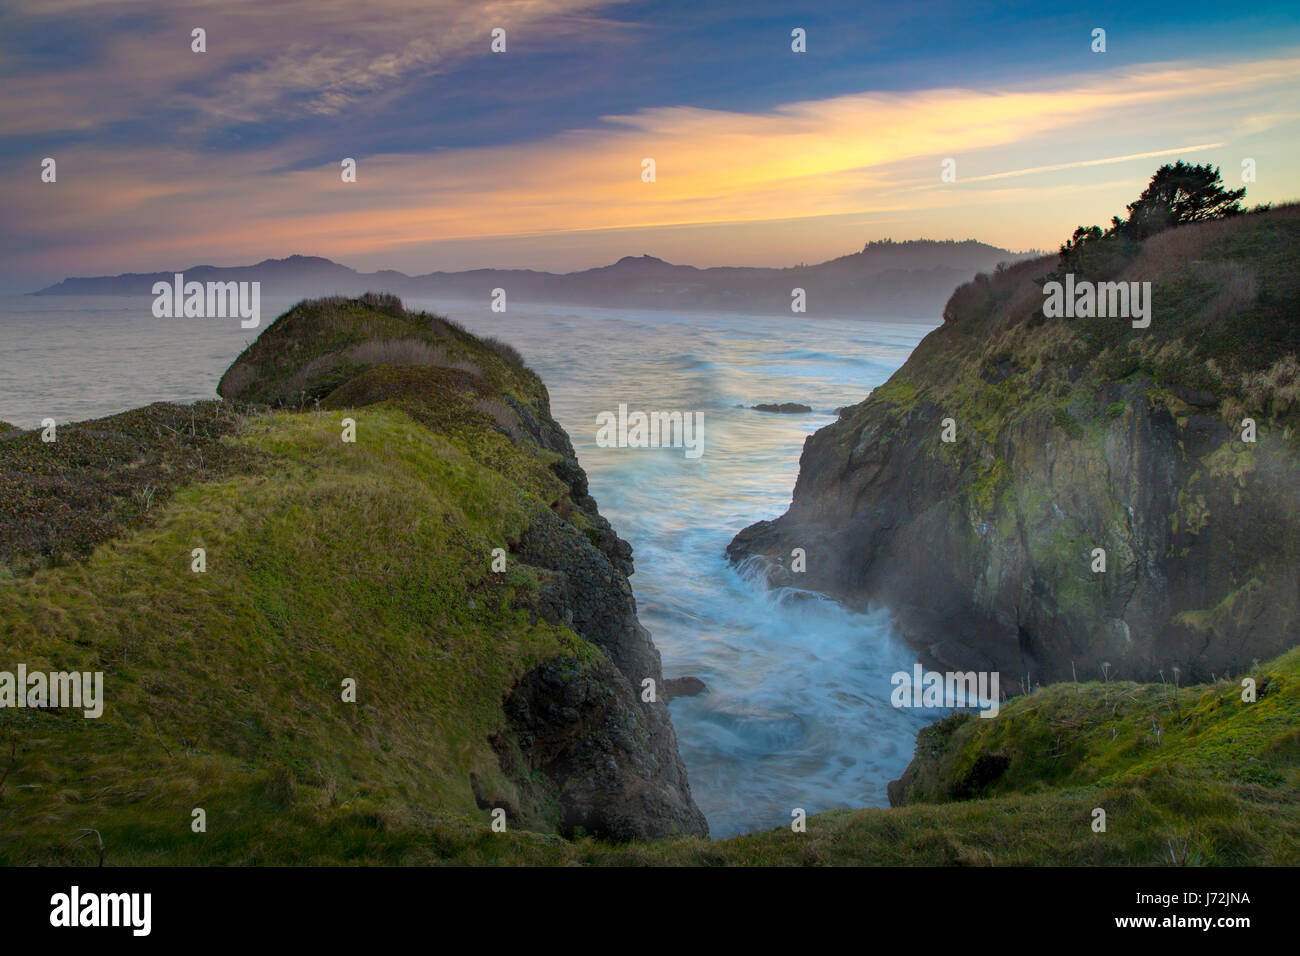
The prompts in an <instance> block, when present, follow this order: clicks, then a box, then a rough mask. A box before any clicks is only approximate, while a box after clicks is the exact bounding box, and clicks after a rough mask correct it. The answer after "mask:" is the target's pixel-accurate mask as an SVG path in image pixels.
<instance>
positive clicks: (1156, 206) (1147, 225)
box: [1110, 160, 1246, 241]
mask: <svg viewBox="0 0 1300 956" xmlns="http://www.w3.org/2000/svg"><path fill="white" fill-rule="evenodd" d="M1244 195H1246V187H1244V186H1243V187H1242V188H1241V189H1224V188H1223V180H1222V178H1220V176H1219V168H1218V167H1217V166H1211V165H1210V164H1209V163H1205V164H1204V165H1201V166H1192V165H1189V164H1187V163H1184V162H1183V161H1182V160H1179V161H1178V162H1176V163H1174V164H1173V165H1172V166H1171V165H1168V164H1166V165H1164V166H1161V167H1160V168H1159V169H1157V170H1156V173H1155V175H1154V176H1152V177H1151V182H1149V183H1148V184H1147V188H1146V189H1144V190H1143V191H1142V195H1141V196H1139V197H1138V198H1137V201H1136V202H1132V203H1130V204H1129V207H1128V220H1127V221H1124V220H1120V219H1118V218H1117V219H1115V220H1114V225H1113V226H1112V227H1111V230H1110V231H1111V232H1122V233H1124V234H1125V235H1126V236H1128V237H1129V238H1130V239H1136V240H1138V241H1141V240H1142V239H1145V238H1147V236H1153V235H1155V234H1156V233H1157V232H1161V231H1162V230H1165V229H1169V228H1171V227H1172V226H1181V225H1183V224H1184V223H1189V222H1203V221H1205V220H1207V219H1223V218H1225V217H1227V216H1236V215H1239V214H1240V213H1242V212H1244V210H1243V209H1242V208H1241V204H1240V202H1239V201H1238V200H1240V199H1241V197H1242V196H1244Z"/></svg>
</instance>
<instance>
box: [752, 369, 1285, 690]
mask: <svg viewBox="0 0 1300 956" xmlns="http://www.w3.org/2000/svg"><path fill="white" fill-rule="evenodd" d="M1103 391H1104V392H1105V394H1103V395H1100V396H1099V398H1100V399H1107V400H1112V399H1110V396H1111V395H1118V396H1119V397H1120V398H1121V399H1122V400H1124V401H1125V402H1126V407H1127V408H1128V409H1129V411H1128V412H1126V413H1125V415H1124V416H1123V418H1122V419H1119V420H1117V421H1114V422H1112V423H1111V424H1110V426H1109V427H1108V428H1107V429H1106V430H1105V431H1104V433H1103V434H1102V435H1101V437H1100V440H1098V441H1095V442H1086V441H1082V440H1079V441H1076V440H1073V439H1071V438H1070V437H1069V436H1068V435H1067V434H1065V433H1064V432H1063V430H1062V429H1061V427H1060V426H1059V425H1058V424H1057V422H1056V421H1055V420H1054V419H1053V417H1052V416H1051V415H1049V414H1047V413H1044V414H1042V415H1039V416H1035V415H1030V416H1027V417H1025V418H1024V419H1022V420H1020V421H1019V422H1017V423H1016V424H1015V425H1014V426H1011V427H1008V428H1005V429H1003V430H1002V431H1000V432H999V433H998V434H997V435H996V437H995V438H994V439H993V442H992V443H991V444H992V446H993V447H992V448H991V449H987V450H983V449H968V450H967V452H966V454H964V455H961V454H959V455H958V456H955V457H954V458H953V459H952V460H944V459H942V458H936V457H935V454H934V448H935V444H936V442H937V440H938V439H937V435H938V433H939V429H940V427H941V426H940V422H941V420H942V419H943V418H944V417H947V416H946V413H945V412H944V410H943V409H942V408H940V407H939V406H937V405H933V404H929V403H925V402H921V403H918V404H917V405H915V406H914V407H913V408H911V409H908V410H907V411H905V412H903V413H902V414H901V415H900V414H899V413H898V410H897V409H896V408H892V407H889V406H886V405H885V404H884V403H877V404H872V403H870V402H869V403H867V404H866V406H865V407H863V408H860V410H859V411H858V412H856V413H854V414H853V415H851V416H849V417H846V418H844V419H841V420H840V421H839V422H836V423H835V424H833V425H830V426H828V427H826V428H824V429H822V430H821V431H819V432H817V433H816V434H815V435H812V436H811V437H809V439H808V440H807V442H806V444H805V446H804V451H803V455H802V457H801V459H800V474H799V480H798V484H797V485H796V487H795V493H794V501H793V503H792V505H791V507H790V510H789V511H788V512H787V513H786V514H785V515H783V516H781V517H780V518H778V519H776V520H775V521H763V522H759V523H757V524H755V525H752V526H750V527H748V528H746V529H745V530H744V531H742V532H741V533H740V534H739V535H737V536H736V538H735V540H733V541H732V543H731V544H730V546H729V547H728V553H729V555H730V556H731V557H732V559H733V560H737V561H739V560H742V559H745V558H747V557H752V556H758V557H761V558H762V559H764V561H765V563H766V564H767V567H768V577H769V580H770V581H771V583H773V584H774V585H780V584H797V585H798V586H801V587H805V588H811V589H815V590H820V591H823V592H825V593H827V594H830V595H832V596H835V597H837V598H840V599H842V600H844V601H846V602H847V603H849V604H850V605H853V606H857V607H866V606H867V605H868V604H869V603H871V602H873V601H874V602H880V603H883V604H885V605H886V606H888V607H890V608H891V609H892V610H893V611H894V612H895V616H896V620H897V623H898V625H899V627H900V629H901V632H902V634H903V636H904V637H905V639H907V640H908V642H909V643H910V644H911V645H912V646H913V647H915V648H916V650H917V651H918V652H919V653H920V655H921V658H922V661H923V662H924V663H925V664H926V666H928V667H932V668H935V669H939V670H953V669H961V670H967V669H977V670H997V671H1000V672H1002V673H1003V674H1004V675H1005V678H1006V679H1004V681H1003V686H1004V688H1006V689H1008V690H1012V689H1016V688H1017V686H1018V683H1019V682H1023V681H1024V680H1026V679H1027V680H1030V681H1033V682H1035V683H1037V682H1045V681H1052V680H1063V679H1070V678H1071V677H1072V675H1074V674H1076V673H1077V674H1078V675H1079V677H1080V678H1086V679H1095V678H1097V677H1099V676H1100V673H1101V666H1102V664H1103V662H1105V663H1109V664H1110V665H1111V668H1112V669H1111V673H1112V674H1113V675H1121V676H1122V677H1124V678H1126V679H1134V680H1155V679H1158V678H1159V675H1160V672H1161V671H1164V673H1165V674H1166V676H1168V675H1171V674H1172V673H1173V668H1175V667H1178V668H1180V670H1181V672H1182V674H1183V675H1184V679H1186V680H1193V679H1206V680H1208V679H1210V677H1211V675H1212V674H1216V673H1217V674H1220V675H1222V674H1224V673H1225V672H1229V671H1234V670H1238V669H1241V668H1244V667H1247V666H1249V665H1250V663H1251V660H1252V659H1253V658H1261V659H1265V658H1268V657H1271V656H1274V655H1276V654H1278V653H1281V652H1282V651H1283V650H1285V649H1286V648H1288V647H1290V646H1291V644H1292V643H1293V642H1294V639H1295V628H1296V623H1297V620H1300V606H1298V603H1297V597H1296V595H1297V590H1298V586H1300V565H1298V564H1297V558H1298V557H1300V554H1298V551H1300V548H1298V547H1297V542H1298V540H1300V535H1298V534H1297V526H1296V522H1297V515H1300V495H1298V494H1297V488H1298V484H1300V483H1298V478H1300V475H1298V474H1297V469H1296V466H1295V460H1294V457H1293V456H1291V455H1290V454H1289V453H1288V452H1286V451H1285V450H1284V449H1281V448H1279V447H1276V444H1275V443H1272V442H1269V443H1264V444H1261V445H1257V446H1254V447H1251V446H1245V445H1244V443H1242V442H1240V441H1239V440H1238V438H1237V436H1236V435H1235V434H1233V433H1231V432H1230V431H1229V430H1228V429H1227V427H1226V426H1225V425H1223V423H1222V422H1220V421H1217V420H1211V419H1207V418H1206V417H1205V416H1201V415H1191V416H1187V417H1186V419H1185V421H1184V423H1183V424H1182V425H1181V426H1180V425H1179V423H1178V422H1176V421H1175V419H1174V418H1173V416H1172V415H1171V413H1170V411H1169V410H1168V409H1167V408H1166V407H1164V406H1163V405H1160V404H1156V405H1154V406H1153V405H1151V404H1150V403H1149V402H1148V394H1147V393H1148V389H1147V388H1146V387H1145V386H1143V385H1141V384H1130V385H1125V386H1122V387H1120V388H1119V389H1118V390H1117V391H1116V390H1115V389H1109V390H1103ZM1216 453H1218V455H1219V457H1218V458H1214V459H1213V460H1210V459H1211V458H1212V456H1214V455H1215V454H1216ZM1239 456H1240V460H1238V458H1239ZM990 460H1001V461H1002V462H1004V463H1005V465H1004V467H1006V468H1008V469H1012V470H1013V471H1014V475H1015V478H1014V480H1013V481H1012V482H1011V488H1012V494H1013V495H1014V496H1015V500H1016V502H1017V505H1016V506H1015V508H1014V510H998V509H993V510H991V511H989V512H985V513H981V512H980V511H979V510H978V509H972V507H971V502H970V500H969V497H968V495H967V494H966V491H967V489H970V488H971V487H972V486H974V485H976V484H978V483H979V482H980V481H982V480H985V476H986V469H987V468H988V464H989V461H990ZM1030 501H1035V502H1039V504H1037V505H1036V506H1033V507H1032V508H1028V509H1025V508H1023V507H1021V506H1020V505H1019V502H1030ZM1220 516H1221V517H1220ZM796 547H801V548H804V549H805V551H806V552H807V572H806V573H805V574H799V575H794V574H792V573H791V572H790V571H789V570H788V569H787V565H788V564H789V555H790V552H791V551H792V549H794V548H796ZM1094 547H1100V548H1104V549H1105V550H1106V559H1107V570H1106V572H1105V573H1093V572H1092V571H1091V559H1092V551H1093V548H1094Z"/></svg>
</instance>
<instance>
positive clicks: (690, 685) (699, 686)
mask: <svg viewBox="0 0 1300 956" xmlns="http://www.w3.org/2000/svg"><path fill="white" fill-rule="evenodd" d="M708 689H709V687H708V685H707V684H705V683H704V681H702V680H700V679H699V678H698V677H669V678H668V679H667V680H665V681H664V696H665V697H666V698H667V699H668V700H673V699H674V698H677V697H698V696H699V695H700V694H703V693H707V692H708Z"/></svg>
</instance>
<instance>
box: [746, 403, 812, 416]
mask: <svg viewBox="0 0 1300 956" xmlns="http://www.w3.org/2000/svg"><path fill="white" fill-rule="evenodd" d="M753 408H754V411H756V412H775V413H776V414H779V415H803V414H806V413H807V412H811V411H812V408H810V407H809V406H807V405H800V404H799V403H798V402H782V403H781V404H779V405H773V404H771V403H761V404H758V405H755V406H753Z"/></svg>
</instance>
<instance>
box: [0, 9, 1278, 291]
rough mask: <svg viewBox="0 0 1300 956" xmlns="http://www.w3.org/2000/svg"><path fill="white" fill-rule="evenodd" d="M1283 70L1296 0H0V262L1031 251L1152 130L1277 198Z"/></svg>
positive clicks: (1141, 158) (1121, 172) (1103, 188)
mask: <svg viewBox="0 0 1300 956" xmlns="http://www.w3.org/2000/svg"><path fill="white" fill-rule="evenodd" d="M195 28H201V29H202V30H204V31H205V35H204V42H205V47H206V49H205V51H204V52H196V51H195V50H194V49H193V45H194V39H193V30H194V29H195ZM796 29H797V30H802V31H803V35H804V37H805V40H804V44H805V47H806V50H805V51H804V52H795V50H794V49H792V46H793V45H794V44H795V40H794V39H793V37H792V32H793V31H795V30H796ZM1097 29H1102V30H1104V31H1105V51H1104V52H1098V51H1094V49H1093V47H1094V46H1095V45H1096V40H1095V39H1094V30H1097ZM494 30H504V31H505V33H504V39H505V51H504V52H494V51H493V50H492V44H493V31H494ZM1298 67H1300V6H1297V5H1296V4H1295V3H1294V2H1289V3H1271V2H1252V3H1241V4H1223V3H1221V2H1214V3H1200V2H1182V3H1177V4H1174V3H1164V2H1152V3H1144V4H1138V5H1133V4H1131V3H1114V4H1071V5H1068V6H1067V5H1054V4H1039V3H1016V2H996V3H986V2H981V0H960V2H946V0H945V2H927V0H921V2H909V3H893V4H874V3H864V2H860V0H859V2H849V3H842V2H839V0H816V2H769V0H744V2H738V3H730V2H713V3H708V4H703V3H700V2H699V0H691V2H680V3H678V2H665V3H609V2H595V0H529V2H525V0H506V2H485V3H474V2H467V0H423V2H418V3H417V2H401V0H364V2H356V0H350V2H344V0H280V2H268V0H220V2H208V0H194V2H185V0H171V2H159V0H0V163H2V164H3V166H4V168H5V175H4V177H3V179H2V180H0V223H3V227H2V228H0V291H4V292H26V291H31V290H34V289H37V288H40V287H42V286H45V285H48V284H50V283H52V282H56V281H58V280H59V279H62V278H64V277H67V276H70V275H77V276H85V275H101V274H116V273H121V272H148V271H154V270H171V269H181V268H185V267H187V266H192V265H199V264H211V265H242V264H248V263H252V262H256V261H259V260H261V259H265V258H269V257H276V258H279V257H283V256H288V255H293V254H302V255H318V256H326V257H328V258H331V259H334V260H336V261H339V262H343V263H345V264H346V265H349V266H352V267H354V268H357V269H361V270H367V271H368V270H373V269H382V268H393V269H399V270H401V271H403V272H407V273H411V274H418V273H424V272H430V271H435V270H450V269H467V268H479V267H500V268H538V269H549V270H552V271H570V270H575V269H583V268H589V267H592V266H598V265H604V264H608V263H610V262H613V261H615V260H616V259H618V258H620V257H621V256H624V255H642V254H650V255H656V256H659V257H661V258H664V259H667V260H669V261H672V262H683V263H689V264H692V265H697V266H712V265H762V266H786V265H795V264H798V263H800V262H809V263H811V262H818V261H823V260H825V259H829V258H833V257H835V256H838V255H843V254H846V253H849V252H855V251H857V250H858V249H860V248H861V247H862V245H863V244H864V243H865V242H868V241H871V240H877V239H882V238H893V239H895V240H903V239H910V238H931V239H966V238H976V239H980V240H982V241H985V242H989V243H992V244H994V245H997V246H1001V247H1004V248H1008V249H1011V250H1013V251H1021V250H1027V249H1055V248H1056V247H1057V246H1058V245H1059V244H1060V243H1061V242H1062V241H1063V240H1064V239H1065V238H1067V237H1068V236H1069V235H1070V233H1071V232H1072V231H1073V229H1074V227H1075V226H1076V225H1079V224H1091V223H1101V224H1106V223H1108V222H1109V220H1110V217H1111V216H1112V215H1115V214H1121V213H1123V211H1124V206H1125V205H1126V204H1127V203H1128V202H1131V201H1132V200H1133V199H1134V198H1135V197H1136V196H1137V195H1138V193H1140V192H1141V190H1142V187H1143V186H1144V185H1145V183H1146V181H1147V180H1148V179H1149V177H1150V176H1151V173H1152V172H1153V171H1154V170H1155V169H1156V167H1158V166H1159V165H1161V164H1162V163H1166V162H1173V161H1175V160H1177V159H1183V160H1186V161H1188V162H1196V163H1204V162H1209V163H1213V164H1214V165H1216V166H1219V167H1221V169H1222V172H1223V177H1224V180H1225V183H1226V184H1227V185H1228V186H1230V187H1235V186H1239V185H1241V184H1242V169H1243V162H1245V161H1247V160H1253V166H1254V170H1255V181H1253V182H1247V183H1245V185H1246V186H1247V196H1246V201H1247V202H1248V203H1249V204H1253V203H1259V202H1280V201H1287V200H1293V199H1300V163H1297V156H1298V155H1300V96H1297V92H1298V90H1297V87H1298V85H1300V84H1297V77H1298V76H1300V69H1298ZM47 158H48V159H53V160H54V176H55V181H54V182H45V181H43V180H42V174H43V164H44V162H45V160H46V159H47ZM344 159H353V160H355V163H356V181H355V182H344V181H343V176H342V175H341V174H342V162H343V160H344ZM647 159H653V161H654V178H653V181H649V182H648V181H646V176H645V173H644V168H645V160H647ZM946 161H951V162H950V164H949V165H948V166H947V167H946V168H948V169H949V170H951V172H952V174H953V175H951V176H949V177H948V179H950V180H951V181H945V179H944V177H943V175H942V174H943V172H944V169H945V162H946ZM46 175H47V176H48V174H46Z"/></svg>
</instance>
